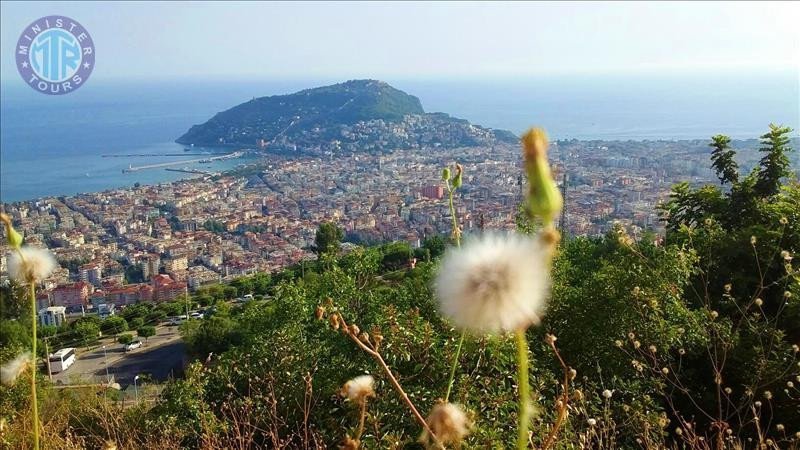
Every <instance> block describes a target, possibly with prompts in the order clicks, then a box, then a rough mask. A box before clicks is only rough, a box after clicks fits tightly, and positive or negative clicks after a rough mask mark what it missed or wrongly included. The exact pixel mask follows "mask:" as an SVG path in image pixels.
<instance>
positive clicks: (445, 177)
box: [442, 167, 450, 181]
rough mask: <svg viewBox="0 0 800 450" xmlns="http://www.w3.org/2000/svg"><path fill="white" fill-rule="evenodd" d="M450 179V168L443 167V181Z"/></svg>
mask: <svg viewBox="0 0 800 450" xmlns="http://www.w3.org/2000/svg"><path fill="white" fill-rule="evenodd" d="M449 180H450V168H449V167H445V168H444V169H442V181H449Z"/></svg>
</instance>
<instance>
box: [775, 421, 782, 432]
mask: <svg viewBox="0 0 800 450" xmlns="http://www.w3.org/2000/svg"><path fill="white" fill-rule="evenodd" d="M775 429H776V430H778V431H783V430H784V428H783V424H782V423H779V424H777V425H775Z"/></svg>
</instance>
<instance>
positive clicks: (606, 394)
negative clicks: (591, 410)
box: [603, 389, 614, 400]
mask: <svg viewBox="0 0 800 450" xmlns="http://www.w3.org/2000/svg"><path fill="white" fill-rule="evenodd" d="M613 395H614V393H613V392H611V390H610V389H606V390H604V391H603V398H605V399H606V400H608V399H610V398H611V396H613Z"/></svg>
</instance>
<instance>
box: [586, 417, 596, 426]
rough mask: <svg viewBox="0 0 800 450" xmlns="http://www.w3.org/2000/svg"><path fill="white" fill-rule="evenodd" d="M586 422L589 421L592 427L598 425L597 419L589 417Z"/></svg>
mask: <svg viewBox="0 0 800 450" xmlns="http://www.w3.org/2000/svg"><path fill="white" fill-rule="evenodd" d="M586 423H588V424H589V426H590V427H593V426H595V425H597V420H595V419H589V420H587V421H586Z"/></svg>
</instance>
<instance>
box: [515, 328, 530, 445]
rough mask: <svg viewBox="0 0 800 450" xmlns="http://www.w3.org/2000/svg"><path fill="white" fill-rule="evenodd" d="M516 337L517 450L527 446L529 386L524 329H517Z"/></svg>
mask: <svg viewBox="0 0 800 450" xmlns="http://www.w3.org/2000/svg"><path fill="white" fill-rule="evenodd" d="M516 337H517V385H518V386H519V411H518V413H517V414H518V416H519V426H518V427H517V428H518V429H517V433H518V434H517V450H524V449H526V448H528V425H529V422H530V401H531V386H530V382H529V381H528V339H527V338H526V337H525V330H524V329H519V330H517V332H516Z"/></svg>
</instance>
